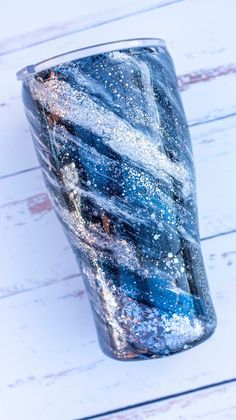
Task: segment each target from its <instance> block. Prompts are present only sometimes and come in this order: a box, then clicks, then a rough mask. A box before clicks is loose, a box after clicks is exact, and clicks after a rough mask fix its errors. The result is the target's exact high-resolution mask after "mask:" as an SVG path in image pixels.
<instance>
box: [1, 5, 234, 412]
mask: <svg viewBox="0 0 236 420" xmlns="http://www.w3.org/2000/svg"><path fill="white" fill-rule="evenodd" d="M63 3H65V4H63ZM0 15H1V25H0V36H1V41H0V54H1V56H0V83H1V89H0V95H1V96H0V133H1V141H0V161H1V163H0V229H1V245H0V246H1V252H0V259H1V279H0V337H1V346H0V420H75V419H85V418H100V419H110V420H118V419H119V420H121V419H122V420H124V419H127V420H131V419H132V420H134V419H135V420H136V419H138V420H139V419H146V418H148V419H158V420H159V419H160V420H162V419H165V420H169V419H170V420H176V419H177V420H178V419H181V420H184V419H186V420H189V419H191V420H192V419H207V420H213V419H214V420H216V419H217V420H225V419H236V350H235V346H236V328H235V323H236V187H235V181H236V137H235V136H236V30H235V21H236V17H235V15H236V2H235V0H198V1H197V0H130V1H127V0H119V1H118V2H117V1H115V0H112V1H111V0H102V1H101V0H100V1H95V0H86V1H83V0H77V1H76V0H67V1H65V2H56V1H55V0H52V1H50V2H49V1H47V0H41V2H32V1H29V0H21V2H14V3H12V2H7V1H6V0H5V1H4V0H1V1H0ZM136 36H138V37H142V36H145V37H149V36H150V37H161V38H164V39H165V40H166V41H167V45H168V47H169V50H170V52H171V54H172V56H173V58H174V62H175V65H176V70H177V74H178V77H179V84H180V88H181V91H182V98H183V102H184V106H185V110H186V114H187V117H188V121H189V124H190V127H191V135H192V140H193V147H194V155H195V162H196V171H197V187H198V203H199V217H200V230H201V238H202V248H203V252H204V258H205V263H206V268H207V273H208V278H209V283H210V289H211V293H212V297H213V302H214V305H215V308H216V311H217V316H218V328H217V331H216V333H215V334H214V335H213V336H212V338H211V339H209V340H208V341H207V342H205V343H203V344H201V346H199V347H196V348H195V349H192V350H191V351H188V352H185V353H182V354H179V355H176V356H172V357H170V358H166V359H161V360H152V361H143V362H132V363H124V362H118V361H114V360H111V359H108V358H107V357H106V356H104V355H103V354H102V352H101V350H100V349H99V346H98V343H97V339H96V334H95V328H94V325H93V320H92V316H91V311H90V307H89V303H88V299H87V296H86V294H85V291H84V286H83V284H82V280H81V277H80V275H79V272H78V268H77V266H76V263H75V260H74V257H73V255H72V251H71V249H70V247H69V245H68V243H67V241H66V239H65V236H64V234H63V232H62V229H61V227H60V225H59V222H58V221H57V219H56V217H55V214H54V212H53V210H52V206H51V203H50V201H49V199H48V196H47V193H46V189H45V186H44V183H43V181H42V176H41V173H40V169H39V167H38V162H37V160H36V156H35V153H34V149H33V144H32V141H31V138H30V134H29V129H28V126H27V122H26V119H25V116H24V112H23V106H22V104H21V98H20V83H19V82H17V81H16V79H15V72H16V71H17V70H18V69H19V68H21V67H23V66H24V65H26V64H31V63H34V62H37V61H39V60H41V59H43V58H47V57H50V56H52V55H55V54H59V53H61V52H63V51H69V50H72V49H76V48H79V47H82V46H87V45H89V44H94V43H100V42H104V41H112V40H117V39H119V38H133V37H136Z"/></svg>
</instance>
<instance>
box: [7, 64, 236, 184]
mask: <svg viewBox="0 0 236 420" xmlns="http://www.w3.org/2000/svg"><path fill="white" fill-rule="evenodd" d="M235 70H236V66H235ZM204 74H206V73H204V70H202V71H201V77H202V78H203V76H204ZM194 75H195V72H193V73H189V74H185V75H182V76H180V77H179V82H180V84H181V87H182V89H183V90H182V99H183V103H184V107H185V110H186V114H187V118H188V121H189V124H190V125H196V124H202V123H204V122H207V121H211V120H214V119H219V118H224V117H227V116H228V115H234V114H235V115H236V104H235V95H234V92H235V90H236V72H235V73H228V74H226V75H223V76H220V75H219V76H218V77H217V76H216V75H215V76H212V79H211V80H209V81H208V82H206V81H205V80H204V79H203V81H201V80H200V81H199V83H195V82H193V83H192V81H191V78H192V79H193V80H194ZM7 77H9V75H8V76H6V78H7ZM12 77H14V76H13V75H12ZM209 77H210V76H209ZM16 83H17V82H15V81H14V79H13V82H12V83H11V86H10V88H9V87H8V85H7V84H5V85H4V88H3V91H2V103H1V104H0V130H1V134H2V141H1V143H0V160H1V164H0V178H1V177H5V176H8V175H11V174H12V173H15V172H18V171H23V170H26V169H29V168H32V167H36V166H38V161H37V158H36V155H35V151H34V147H33V142H32V139H31V135H30V132H29V128H28V124H27V121H26V118H25V115H24V111H23V105H22V103H21V98H20V96H19V95H17V96H15V93H16V89H18V88H19V87H20V85H16ZM4 95H5V98H4ZM13 116H14V118H13Z"/></svg>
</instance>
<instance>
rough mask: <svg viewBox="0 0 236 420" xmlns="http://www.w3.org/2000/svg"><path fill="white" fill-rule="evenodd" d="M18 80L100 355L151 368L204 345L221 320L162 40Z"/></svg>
mask: <svg viewBox="0 0 236 420" xmlns="http://www.w3.org/2000/svg"><path fill="white" fill-rule="evenodd" d="M18 78H19V79H21V80H22V82H23V90H22V92H23V101H24V105H25V112H26V116H27V118H28V121H29V124H30V128H31V132H32V136H33V140H34V144H35V149H36V152H37V156H38V159H39V162H40V165H41V168H42V172H43V176H44V179H45V183H46V186H47V188H48V191H49V194H50V197H51V199H52V201H53V203H54V208H55V211H56V214H57V216H58V218H59V220H60V222H61V223H62V225H63V227H64V229H65V232H66V235H67V237H68V239H69V242H70V244H71V246H72V248H73V250H74V253H75V255H76V258H77V260H78V264H79V267H80V269H81V274H82V276H83V280H84V283H85V286H86V290H87V293H88V297H89V300H90V303H91V308H92V311H93V315H94V320H95V324H96V328H97V333H98V339H99V342H100V346H101V348H102V350H103V351H104V353H105V354H107V355H108V356H110V357H112V358H115V359H119V360H140V359H150V358H158V357H164V356H167V355H171V354H173V353H176V352H179V351H183V350H186V349H188V348H191V347H193V346H195V345H197V344H199V343H201V342H202V341H204V340H205V339H206V338H208V337H209V336H210V335H211V334H212V333H213V332H214V330H215V327H216V316H215V312H214V308H213V306H212V302H211V298H210V293H209V287H208V283H207V278H206V274H205V269H204V264H203V259H202V253H201V248H200V239H199V229H198V215H197V205H196V192H195V173H194V166H193V157H192V147H191V140H190V136H189V131H188V126H187V122H186V117H185V114H184V110H183V106H182V103H181V99H180V95H179V92H178V87H177V80H176V75H175V70H174V66H173V62H172V59H171V57H170V55H169V53H168V51H167V49H166V46H165V43H164V41H162V40H160V39H134V40H125V41H117V42H112V43H107V44H102V45H96V46H92V47H88V48H84V49H80V50H77V51H72V52H70V53H67V54H64V55H61V56H58V57H54V58H52V59H49V60H46V61H44V62H41V63H38V64H36V65H35V66H28V67H26V68H25V69H23V70H21V71H20V72H18ZM52 252H53V250H52Z"/></svg>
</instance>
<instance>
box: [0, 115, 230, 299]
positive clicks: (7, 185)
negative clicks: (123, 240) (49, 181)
mask: <svg viewBox="0 0 236 420" xmlns="http://www.w3.org/2000/svg"><path fill="white" fill-rule="evenodd" d="M191 134H192V137H193V145H194V155H195V161H196V172H197V187H198V204H199V217H200V232H201V237H202V238H204V237H209V236H212V235H217V234H221V233H224V232H229V231H231V230H234V229H236V192H235V189H232V180H233V179H236V166H235V135H236V117H232V118H228V119H226V120H220V121H215V122H213V123H209V124H207V125H205V126H196V127H192V129H191ZM0 185H1V196H0V231H1V237H2V238H4V241H3V242H2V243H1V256H2V259H3V261H4V264H3V265H2V279H1V285H0V296H8V295H11V294H12V293H19V292H22V291H24V290H28V289H32V288H35V287H41V286H44V285H48V284H52V283H55V282H60V281H62V280H63V279H65V278H68V277H70V276H72V277H74V276H76V275H77V273H78V268H77V266H76V264H75V261H74V257H73V254H72V251H71V249H70V247H69V245H68V243H67V240H66V238H65V235H64V233H63V232H62V229H61V227H60V225H59V222H58V221H57V219H56V216H55V214H54V212H53V211H52V206H51V203H50V201H49V198H48V196H47V193H46V189H45V186H44V182H43V180H42V176H41V173H40V171H39V170H37V171H32V172H27V173H23V174H21V175H19V176H15V177H9V178H6V179H4V180H1V184H0Z"/></svg>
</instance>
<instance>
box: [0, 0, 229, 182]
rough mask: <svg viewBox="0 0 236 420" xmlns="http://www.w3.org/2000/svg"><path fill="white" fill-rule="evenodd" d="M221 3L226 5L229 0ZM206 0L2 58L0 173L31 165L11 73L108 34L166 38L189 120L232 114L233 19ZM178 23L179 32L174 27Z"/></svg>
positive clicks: (25, 127) (27, 136)
mask: <svg viewBox="0 0 236 420" xmlns="http://www.w3.org/2000/svg"><path fill="white" fill-rule="evenodd" d="M220 1H221V0H220ZM227 2H228V4H229V5H230V4H232V1H231V0H227ZM211 3H212V0H208V1H207V4H206V2H204V5H205V8H206V13H204V14H202V9H203V2H202V0H199V2H191V1H186V2H185V1H184V2H180V3H176V4H172V5H171V6H168V7H165V8H160V9H158V10H152V11H150V12H146V13H142V14H140V15H136V16H133V17H129V18H126V19H122V20H120V21H116V22H112V23H108V24H106V25H104V26H100V27H97V28H94V29H90V30H87V31H83V32H80V33H78V34H74V35H73V36H68V37H63V38H62V39H61V40H60V42H59V41H57V42H56V41H55V43H54V42H52V41H49V42H47V43H46V44H40V45H38V46H37V47H34V48H29V49H27V50H21V51H18V52H16V53H14V54H10V55H7V56H5V57H2V59H1V68H0V92H1V99H0V104H1V106H0V131H1V134H2V138H3V139H4V140H3V141H2V142H1V143H0V177H3V176H7V175H10V174H12V173H17V172H18V171H22V170H26V169H29V168H31V167H35V166H37V160H36V157H35V153H34V149H33V144H32V140H31V138H30V133H29V129H28V125H27V122H26V119H25V116H24V112H23V106H22V103H21V97H20V90H21V86H20V83H19V82H18V81H17V80H16V77H15V73H16V71H17V70H18V69H19V68H20V67H22V66H23V65H27V64H30V63H32V62H35V61H38V60H40V59H43V58H47V57H50V56H52V55H54V54H57V53H60V52H64V51H68V50H71V49H74V48H78V47H79V46H82V45H84V46H86V45H90V44H93V43H94V40H96V42H104V41H108V40H111V34H112V39H119V38H125V37H135V36H155V37H157V36H161V37H163V38H165V39H166V40H167V43H168V47H169V49H170V51H171V54H172V55H173V58H174V62H175V64H176V70H177V73H178V75H179V84H180V87H181V89H182V90H183V92H182V95H183V101H184V106H185V110H186V113H187V118H188V121H189V123H190V124H198V123H202V122H204V121H209V120H212V119H214V118H222V117H225V116H227V115H231V114H234V113H236V105H235V95H234V92H235V89H236V73H235V68H236V64H235V63H233V62H232V61H233V60H232V57H235V56H236V42H235V38H234V37H233V38H232V36H231V33H232V31H233V27H234V20H233V18H232V13H231V9H230V7H229V8H223V9H222V8H221V7H217V8H216V7H215V8H213V9H212V11H211V12H210V11H209V10H210V5H211ZM231 7H232V6H231ZM191 16H194V20H193V19H191V18H190V17H191ZM222 19H224V20H225V21H227V28H226V29H225V31H224V37H223V38H222V34H221V32H220V31H213V32H212V29H211V28H212V25H213V24H214V27H220V25H221V21H222ZM199 22H200V24H199ZM199 25H201V28H199ZM179 27H183V28H184V30H183V31H179V30H178V28H179ZM203 45H204V48H203ZM205 89H206V90H205ZM203 97H204V100H202V98H203ZM13 116H14V118H13Z"/></svg>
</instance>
